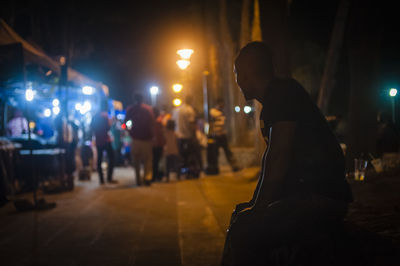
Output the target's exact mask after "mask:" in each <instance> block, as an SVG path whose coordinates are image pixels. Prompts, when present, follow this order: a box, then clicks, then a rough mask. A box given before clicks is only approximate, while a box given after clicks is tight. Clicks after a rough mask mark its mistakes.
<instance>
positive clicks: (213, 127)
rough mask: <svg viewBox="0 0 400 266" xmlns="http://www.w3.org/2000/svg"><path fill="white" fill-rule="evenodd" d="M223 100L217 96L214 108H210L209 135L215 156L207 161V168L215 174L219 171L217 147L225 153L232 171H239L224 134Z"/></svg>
mask: <svg viewBox="0 0 400 266" xmlns="http://www.w3.org/2000/svg"><path fill="white" fill-rule="evenodd" d="M223 110H224V100H223V99H221V98H219V99H218V100H217V104H216V105H215V107H214V108H211V110H210V117H211V121H210V122H211V123H210V137H211V139H213V140H214V145H212V146H211V147H213V149H212V151H210V152H213V153H214V155H215V156H212V157H214V158H215V160H213V161H209V162H208V164H209V168H211V169H210V170H211V171H212V172H214V173H216V174H218V173H219V167H218V157H219V148H222V149H223V150H224V153H225V157H226V159H227V161H228V162H229V164H230V166H231V168H232V171H234V172H237V171H239V167H238V166H237V162H236V159H235V157H234V155H233V153H232V151H231V149H230V148H229V144H228V137H227V135H226V129H225V120H226V117H225V115H224V112H223Z"/></svg>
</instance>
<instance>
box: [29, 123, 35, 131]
mask: <svg viewBox="0 0 400 266" xmlns="http://www.w3.org/2000/svg"><path fill="white" fill-rule="evenodd" d="M35 126H36V124H35V122H32V121H31V122H29V128H30V129H34V128H35Z"/></svg>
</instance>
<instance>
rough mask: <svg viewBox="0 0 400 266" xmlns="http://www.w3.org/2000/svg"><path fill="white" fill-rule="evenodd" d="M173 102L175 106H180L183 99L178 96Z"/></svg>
mask: <svg viewBox="0 0 400 266" xmlns="http://www.w3.org/2000/svg"><path fill="white" fill-rule="evenodd" d="M172 103H173V104H174V106H176V107H178V106H180V105H181V104H182V100H181V99H178V98H176V99H174V100H173V101H172Z"/></svg>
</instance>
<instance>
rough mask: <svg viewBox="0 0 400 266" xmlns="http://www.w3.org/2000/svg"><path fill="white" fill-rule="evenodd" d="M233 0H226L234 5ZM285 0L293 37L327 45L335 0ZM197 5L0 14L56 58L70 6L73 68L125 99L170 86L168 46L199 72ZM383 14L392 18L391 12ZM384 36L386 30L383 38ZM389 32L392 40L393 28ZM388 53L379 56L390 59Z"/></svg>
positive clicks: (31, 6)
mask: <svg viewBox="0 0 400 266" xmlns="http://www.w3.org/2000/svg"><path fill="white" fill-rule="evenodd" d="M238 1H239V0H230V1H228V3H229V5H230V6H234V5H236V6H237V5H238ZM292 2H293V4H292V9H291V13H290V14H291V18H290V19H291V21H292V23H291V33H292V38H295V39H299V38H300V39H308V40H312V41H315V42H318V43H319V44H320V45H321V46H323V47H324V46H326V45H327V44H328V43H329V37H330V32H331V29H332V26H333V19H334V17H335V12H336V6H337V2H338V1H337V0H325V1H320V0H294V1H292ZM71 3H72V4H71ZM202 3H203V1H196V0H168V1H165V0H148V1H140V2H139V1H113V2H101V1H97V2H88V1H80V2H79V1H66V0H65V1H48V0H41V1H35V3H32V2H19V1H18V2H17V1H8V2H7V4H4V5H3V4H2V5H3V6H2V10H1V11H0V14H1V16H2V17H4V18H5V19H6V21H7V20H8V19H10V16H11V14H15V16H14V17H15V24H14V28H15V29H16V30H17V32H19V33H20V34H21V35H22V36H23V37H25V38H28V39H29V36H30V35H32V34H33V38H31V39H34V40H35V42H36V43H38V44H39V45H40V46H42V47H43V48H44V49H45V51H47V52H48V53H49V54H50V55H52V56H55V55H59V54H60V53H62V51H63V49H62V43H63V36H64V35H63V34H64V32H65V31H64V27H65V22H66V21H67V20H66V18H67V17H68V10H72V12H69V13H72V14H73V16H72V37H73V38H72V39H73V40H74V47H75V48H76V49H75V50H74V51H75V53H77V54H75V55H77V56H75V57H74V58H73V61H72V66H73V67H74V68H76V69H77V70H78V71H80V72H82V73H84V74H86V75H87V76H89V77H90V78H92V79H94V80H99V81H102V82H104V83H105V84H107V85H108V86H109V87H110V92H111V96H112V97H113V98H116V99H119V100H123V101H124V102H125V103H128V102H129V98H130V96H131V91H132V90H142V91H144V90H147V89H148V88H149V87H150V86H151V85H153V84H156V85H159V86H160V87H161V89H164V90H168V89H170V86H171V85H172V83H173V81H174V80H176V79H177V77H178V76H179V73H178V69H177V67H176V65H175V61H176V60H177V55H176V54H175V52H176V50H177V49H179V48H182V47H191V48H193V49H194V50H195V51H196V53H195V54H194V55H193V59H192V66H191V67H192V68H193V71H197V72H199V73H200V72H201V71H200V70H201V67H202V66H201V63H200V62H201V61H202V60H201V58H200V57H201V56H202V55H201V54H202V53H201V47H202V46H201V42H202V13H201V7H202ZM13 10H14V11H13ZM26 14H30V15H32V14H35V16H36V17H40V18H41V22H40V23H39V24H40V29H41V31H40V34H36V35H35V34H34V33H33V32H32V30H31V28H32V27H30V23H31V22H32V21H31V20H30V19H27V16H26ZM239 14H240V13H239ZM24 16H25V17H24ZM388 18H389V21H390V19H391V20H392V21H394V20H393V19H394V18H395V16H388ZM230 19H231V21H230V22H231V25H238V23H235V20H240V17H232V16H231V18H230ZM232 22H233V23H232ZM386 23H390V22H386ZM390 34H391V33H390V31H389V33H387V34H386V35H385V36H386V37H385V38H386V39H387V36H388V35H390ZM393 36H394V37H393V38H397V39H398V38H399V37H398V34H397V37H396V34H393ZM386 39H385V40H384V41H385V42H387V40H386ZM394 40H396V39H394ZM394 43H396V41H394V42H393V43H392V45H391V47H392V49H394V48H395V45H394ZM397 43H398V42H397ZM389 46H390V45H389ZM387 51H388V50H385V52H386V58H391V57H392V55H391V54H390V53H388V52H387ZM389 60H390V59H389ZM389 71H390V69H389ZM395 73H396V72H395ZM393 75H395V74H393ZM393 75H392V76H393Z"/></svg>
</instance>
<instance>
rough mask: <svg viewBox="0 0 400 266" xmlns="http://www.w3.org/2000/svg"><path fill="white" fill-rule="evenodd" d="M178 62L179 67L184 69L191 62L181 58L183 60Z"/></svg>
mask: <svg viewBox="0 0 400 266" xmlns="http://www.w3.org/2000/svg"><path fill="white" fill-rule="evenodd" d="M176 64H177V65H178V67H179V68H180V69H182V70H184V69H186V68H187V67H188V66H189V65H190V62H189V61H188V60H185V59H181V60H178V61H176Z"/></svg>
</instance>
